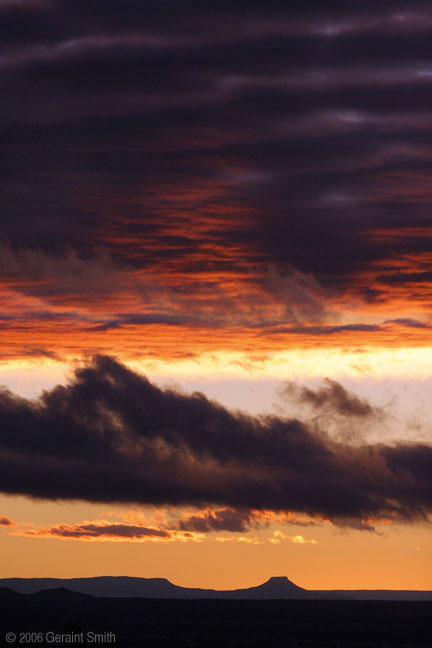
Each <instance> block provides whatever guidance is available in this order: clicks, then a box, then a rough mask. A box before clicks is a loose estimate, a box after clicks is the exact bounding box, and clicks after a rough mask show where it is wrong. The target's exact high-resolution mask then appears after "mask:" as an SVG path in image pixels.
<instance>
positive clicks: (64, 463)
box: [0, 356, 432, 525]
mask: <svg viewBox="0 0 432 648" xmlns="http://www.w3.org/2000/svg"><path fill="white" fill-rule="evenodd" d="M431 474H432V447H431V446H430V445H429V444H426V443H416V444H414V443H398V444H393V445H384V444H375V445H374V444H369V445H367V444H361V445H358V446H355V447H354V446H351V445H346V444H343V443H340V442H336V441H334V440H332V439H331V438H330V437H329V435H328V434H326V430H321V429H319V427H317V426H316V425H315V424H311V425H309V424H307V423H304V422H301V421H299V420H296V419H289V418H281V417H276V416H266V417H252V416H248V415H246V414H241V413H232V412H230V411H229V410H227V409H226V408H224V407H222V406H221V405H219V404H218V403H216V402H214V401H210V400H208V399H207V398H206V397H205V396H203V395H202V394H199V393H194V394H191V395H185V394H180V393H177V392H175V391H172V390H161V389H159V388H158V387H156V386H155V385H153V384H152V383H150V382H149V381H148V380H147V379H146V378H144V377H142V376H140V375H139V374H137V373H134V372H132V371H131V370H129V369H127V368H126V367H125V366H123V365H121V364H120V363H118V362H117V361H116V360H114V359H112V358H109V357H105V356H97V357H95V358H94V360H93V362H92V363H91V364H90V365H88V366H85V367H82V368H79V369H77V370H76V372H75V377H74V379H73V380H72V382H71V383H70V384H69V385H67V386H57V387H55V388H54V389H52V390H51V391H47V392H44V393H43V395H42V396H41V397H40V399H39V400H38V401H29V400H26V399H23V398H20V397H18V396H16V395H14V394H12V393H10V392H8V391H5V390H3V391H2V392H1V393H0V490H1V491H2V492H5V493H11V494H12V493H13V494H23V495H28V496H31V497H36V498H42V499H51V500H62V499H63V500H85V501H91V502H113V503H126V502H130V503H136V504H154V505H163V504H166V505H173V506H176V505H193V506H198V507H200V506H203V505H217V506H219V507H222V508H230V509H231V508H232V509H236V510H237V509H238V510H245V509H246V510H247V509H251V508H253V509H255V510H273V511H286V512H293V513H294V514H296V513H304V514H307V515H309V516H321V517H324V518H326V519H330V520H332V519H335V520H340V519H344V518H347V519H353V518H355V519H365V518H368V519H377V518H383V517H385V518H389V519H391V520H397V521H416V520H417V521H419V520H422V521H424V520H426V519H427V518H428V516H429V515H430V513H431V508H432V498H431V492H432V484H431ZM229 517H230V515H229V514H228V513H226V514H219V516H218V514H216V515H213V516H209V517H208V518H207V523H208V524H209V525H211V524H217V523H218V522H219V523H222V524H229V523H231V524H237V525H239V524H240V525H241V522H239V521H238V518H237V521H236V520H235V519H234V518H233V519H231V521H230V520H229ZM195 523H196V521H195Z"/></svg>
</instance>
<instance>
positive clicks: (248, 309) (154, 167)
mask: <svg viewBox="0 0 432 648" xmlns="http://www.w3.org/2000/svg"><path fill="white" fill-rule="evenodd" d="M431 32H432V21H431V19H430V7H429V6H428V4H427V3H424V2H422V1H421V0H413V1H411V2H409V3H407V2H399V3H396V4H395V3H394V2H390V1H387V0H386V1H383V2H380V3H379V4H377V3H375V4H373V3H371V2H362V3H359V4H357V5H356V6H352V3H350V5H349V7H348V6H347V5H346V4H344V3H338V2H333V1H332V0H322V1H321V2H319V3H318V2H308V3H307V7H306V5H305V4H304V3H303V4H302V3H300V2H294V1H293V2H284V3H282V2H279V1H278V0H272V1H269V2H267V3H266V5H265V7H264V6H263V4H262V3H258V2H248V3H246V2H239V3H235V4H234V5H233V4H232V3H231V4H230V3H227V2H218V3H216V2H210V3H201V4H200V3H196V2H193V1H192V0H180V1H176V2H174V1H171V0H170V1H168V0H166V1H164V2H153V1H149V2H145V3H139V2H135V1H132V0H125V1H124V2H118V1H108V0H107V1H106V2H104V3H103V4H101V3H98V2H90V1H86V0H80V1H79V2H72V1H68V0H51V1H50V2H44V1H36V0H35V1H32V0H28V1H24V2H13V1H7V2H2V3H1V4H0V37H1V42H2V52H1V53H2V63H1V67H0V83H1V84H2V94H3V95H4V96H7V101H5V102H2V104H1V106H0V129H1V132H2V143H3V147H4V152H5V155H4V158H3V161H2V173H1V179H0V182H1V184H2V192H1V196H2V198H1V204H0V208H1V213H2V219H1V223H0V242H1V247H0V294H1V296H2V303H3V304H4V306H3V309H4V311H5V312H4V316H5V318H6V317H9V318H11V317H12V318H13V319H12V320H11V319H4V320H1V326H2V327H4V329H5V331H6V332H7V334H8V335H7V341H6V343H5V344H4V349H0V352H1V353H3V354H7V353H9V354H11V355H15V356H19V355H20V354H24V339H25V338H27V339H28V337H29V336H32V337H33V338H34V339H36V338H38V336H39V332H40V330H41V329H42V328H43V327H44V326H45V327H46V329H47V332H48V335H47V336H45V337H51V339H52V342H50V344H48V343H47V342H45V345H46V346H48V347H49V349H47V352H59V353H60V352H61V351H62V350H64V351H65V352H66V353H68V354H70V355H73V354H74V352H76V350H77V349H79V350H80V349H81V348H82V347H83V346H84V347H91V348H92V349H103V348H107V346H109V345H107V346H104V344H105V341H106V339H107V338H108V337H109V336H107V335H106V334H107V333H108V334H109V335H111V334H112V337H109V340H110V341H112V342H111V348H113V349H114V348H118V347H119V345H122V346H124V347H126V346H127V340H128V338H129V337H130V333H131V331H132V333H133V335H135V336H141V338H140V340H139V343H138V344H137V345H136V346H140V345H141V344H142V342H143V339H144V338H145V337H146V335H147V332H146V330H147V328H148V326H149V325H156V326H157V327H158V330H160V329H161V328H163V327H174V328H177V329H182V330H186V331H188V332H189V337H188V341H190V340H192V339H193V334H194V332H195V330H196V328H197V327H202V328H204V329H206V331H208V330H209V329H211V330H214V329H219V330H220V329H223V330H224V331H226V336H225V338H224V342H225V344H226V343H227V338H229V335H230V333H231V328H232V327H233V326H235V327H237V328H238V329H241V332H242V333H244V332H245V330H246V331H250V330H259V331H260V332H262V333H263V334H266V333H267V332H269V331H270V332H271V333H272V334H273V335H275V334H280V335H281V336H285V335H286V333H289V334H293V335H297V336H299V338H301V339H304V338H306V339H309V340H310V339H311V338H312V337H314V338H315V339H316V338H317V337H321V338H328V337H330V336H331V337H332V338H335V339H339V338H343V339H344V340H345V339H348V337H349V336H351V337H349V339H351V338H354V339H361V340H365V339H366V340H368V341H370V342H371V343H376V342H377V341H379V342H380V343H381V344H384V343H386V344H393V343H394V340H395V339H397V340H399V341H400V340H401V327H402V326H405V328H406V329H407V330H406V331H405V333H406V336H408V338H406V337H405V338H404V339H412V340H413V341H414V343H416V344H423V343H424V340H425V339H427V340H429V335H430V333H429V330H430V327H429V326H428V324H429V311H430V304H429V302H430V299H429V295H430V284H431V280H432V276H431V273H430V262H431V259H432V248H431V233H432V229H431V220H430V208H429V205H430V179H431V178H430V176H431V165H430V160H431V146H430V143H429V142H430V129H431V120H430V115H429V112H430V108H431V96H432V95H431V90H430V84H431V83H432V63H431V61H432V46H431V42H432V39H431ZM110 291H111V294H109V293H110ZM114 293H115V294H114ZM39 313H45V314H47V313H49V314H50V315H51V319H48V320H43V318H41V317H39ZM401 313H402V314H406V313H407V314H408V315H407V316H406V317H399V315H398V314H401ZM337 314H339V316H340V317H339V319H340V320H341V321H339V319H338V317H336V315H337ZM60 315H61V316H62V317H63V318H64V321H65V326H64V328H63V329H62V332H61V336H60V337H59V340H58V343H57V344H56V341H55V340H56V338H54V336H52V331H53V328H54V321H55V318H56V317H59V316H60ZM386 320H387V323H386V325H385V326H382V327H380V326H379V324H380V323H382V322H386ZM391 320H396V321H397V320H398V321H399V324H397V322H396V323H395V322H393V324H392V323H391ZM416 321H418V322H419V326H418V327H415V326H411V325H410V324H409V322H416ZM404 322H405V324H404ZM48 323H51V328H50V329H49V331H48ZM350 327H351V328H350ZM368 327H371V328H368ZM421 327H423V330H422V331H420V328H421ZM68 331H69V333H68ZM122 331H124V335H123V336H122V335H121V334H122ZM84 332H85V333H84ZM239 337H240V336H239ZM40 338H41V339H40V340H39V339H38V340H37V342H36V343H35V347H36V348H40V349H42V343H43V339H44V336H40ZM114 338H115V339H114ZM168 338H169V335H168V333H167V334H166V339H168ZM166 339H165V341H164V342H160V344H159V345H156V346H157V348H156V352H157V353H159V354H161V353H163V347H164V345H165V346H166V345H167V342H166ZM236 344H237V346H239V345H240V342H236ZM272 344H276V342H275V340H274V338H273V339H272V341H271V342H270V341H269V343H268V346H269V347H271V345H272ZM280 344H281V345H282V342H281V343H280ZM213 345H214V347H218V348H220V346H221V344H220V340H218V338H217V336H216V335H215V336H214V337H213ZM55 346H58V347H59V348H54V347H55ZM191 346H192V344H191ZM135 353H136V349H135ZM167 353H168V352H167ZM169 353H171V354H172V353H173V352H172V350H170V351H169ZM60 354H61V353H60ZM129 355H132V350H130V351H129Z"/></svg>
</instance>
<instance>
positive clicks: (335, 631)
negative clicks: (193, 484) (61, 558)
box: [0, 589, 432, 648]
mask: <svg viewBox="0 0 432 648" xmlns="http://www.w3.org/2000/svg"><path fill="white" fill-rule="evenodd" d="M11 632H13V633H15V635H16V640H15V642H9V643H7V641H6V633H11ZM10 638H11V637H10V636H9V640H10ZM0 645H2V646H3V645H4V646H6V645H20V646H22V645H32V646H69V645H75V646H87V647H88V646H94V645H98V646H119V647H121V648H123V647H124V648H129V647H130V648H135V647H146V648H147V647H148V648H161V647H166V646H170V647H171V646H172V647H174V648H180V647H182V648H195V647H196V648H206V647H209V648H210V647H211V648H213V647H214V648H216V647H221V648H222V647H225V646H227V647H228V648H229V647H231V646H233V647H234V646H238V647H244V648H255V647H260V648H264V647H265V646H274V647H281V648H282V647H283V648H291V647H297V646H298V647H300V646H301V647H304V648H306V647H307V646H310V647H313V648H314V647H324V646H332V647H334V648H336V647H343V646H350V647H353V648H354V647H356V646H365V647H368V646H374V647H375V646H387V647H390V646H393V647H396V646H397V647H402V646H404V647H408V646H411V647H414V646H415V647H420V646H424V647H425V646H429V647H430V646H432V602H430V601H347V600H341V601H335V600H330V601H329V600H327V601H326V600H316V601H314V600H306V601H305V600H285V601H280V600H267V601H237V600H234V601H230V600H160V599H159V600H157V599H137V598H132V599H128V598H119V599H114V598H96V597H93V596H88V595H83V594H76V593H74V592H69V591H68V590H64V589H60V590H49V591H44V592H39V593H38V594H27V595H24V594H18V593H17V592H13V591H12V590H7V589H2V590H1V591H0Z"/></svg>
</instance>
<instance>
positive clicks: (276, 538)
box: [268, 529, 318, 545]
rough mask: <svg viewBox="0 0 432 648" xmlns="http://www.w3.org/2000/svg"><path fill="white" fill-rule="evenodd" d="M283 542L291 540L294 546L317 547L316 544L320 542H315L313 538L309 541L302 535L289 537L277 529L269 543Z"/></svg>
mask: <svg viewBox="0 0 432 648" xmlns="http://www.w3.org/2000/svg"><path fill="white" fill-rule="evenodd" d="M282 540H289V542H292V543H293V544H301V545H304V544H312V545H316V544H318V540H315V539H313V538H312V539H310V540H307V539H306V538H304V537H303V536H302V535H294V536H289V535H286V534H285V533H283V531H280V530H279V529H277V530H276V531H273V533H272V535H271V537H270V538H269V539H268V541H269V542H270V543H271V544H280V543H281V541H282Z"/></svg>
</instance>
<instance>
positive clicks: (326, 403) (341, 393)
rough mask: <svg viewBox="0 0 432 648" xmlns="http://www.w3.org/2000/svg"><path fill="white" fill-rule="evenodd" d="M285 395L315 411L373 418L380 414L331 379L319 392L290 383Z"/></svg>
mask: <svg viewBox="0 0 432 648" xmlns="http://www.w3.org/2000/svg"><path fill="white" fill-rule="evenodd" d="M283 393H284V394H285V395H287V396H290V397H294V398H295V399H296V400H298V401H299V402H300V403H305V404H307V405H310V406H311V407H312V408H314V409H323V408H324V409H327V410H331V411H333V412H335V413H337V414H341V415H343V416H354V417H371V416H377V414H378V413H379V410H378V408H376V407H373V406H372V405H370V403H368V401H367V400H366V399H364V398H359V397H358V396H356V395H355V394H353V393H350V392H349V391H348V390H346V389H345V388H344V387H343V386H342V385H341V384H340V383H338V382H336V381H335V380H330V379H329V378H326V379H325V381H324V386H323V387H321V388H319V389H317V390H313V389H309V388H308V387H300V386H297V385H295V384H294V383H289V384H288V385H287V386H286V387H285V388H284V390H283Z"/></svg>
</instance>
